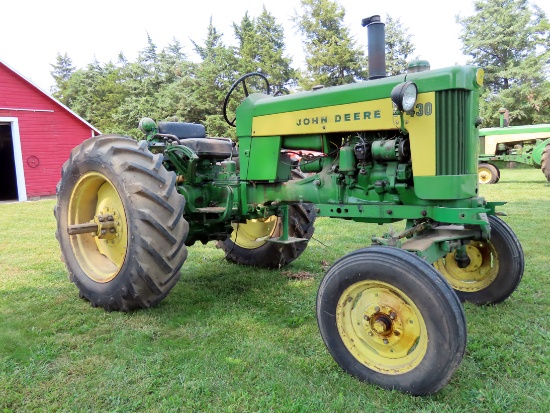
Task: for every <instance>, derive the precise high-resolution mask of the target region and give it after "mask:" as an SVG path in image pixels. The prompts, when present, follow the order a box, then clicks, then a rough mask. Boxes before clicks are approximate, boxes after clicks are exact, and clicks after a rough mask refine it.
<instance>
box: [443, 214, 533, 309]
mask: <svg viewBox="0 0 550 413" xmlns="http://www.w3.org/2000/svg"><path fill="white" fill-rule="evenodd" d="M489 223H490V224H491V238H490V240H489V241H470V243H469V244H468V245H466V252H467V254H468V257H469V259H470V262H469V264H468V266H466V267H465V268H461V267H460V266H459V265H457V263H456V260H455V253H454V252H452V253H449V254H447V255H446V256H445V257H443V258H441V259H439V260H437V261H436V262H435V263H434V267H435V268H436V269H437V270H438V271H439V272H440V273H441V274H443V276H444V277H445V278H446V279H447V281H448V282H449V284H451V286H452V287H453V288H454V290H455V292H456V294H457V295H458V297H459V298H460V300H461V301H468V302H470V303H473V304H478V305H484V304H496V303H499V302H501V301H504V300H505V299H507V298H508V297H509V296H510V295H511V294H512V293H513V292H514V291H515V290H516V288H517V287H518V285H519V283H520V281H521V278H522V276H523V270H524V267H525V258H524V255H523V249H522V248H521V244H520V242H519V240H518V238H517V237H516V234H514V231H512V229H511V228H510V227H509V226H508V225H507V224H506V223H505V222H504V221H503V220H501V219H500V218H499V217H496V216H492V215H491V216H489Z"/></svg>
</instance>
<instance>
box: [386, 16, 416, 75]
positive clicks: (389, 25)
mask: <svg viewBox="0 0 550 413" xmlns="http://www.w3.org/2000/svg"><path fill="white" fill-rule="evenodd" d="M385 23H386V73H387V75H388V76H395V75H399V74H402V73H405V72H406V70H407V64H408V58H410V56H411V55H412V54H413V53H414V49H415V48H414V45H413V44H412V42H411V35H410V34H408V33H407V29H406V28H404V27H403V24H402V23H401V21H400V20H399V19H397V20H394V19H392V18H391V17H390V16H389V15H386V22H385Z"/></svg>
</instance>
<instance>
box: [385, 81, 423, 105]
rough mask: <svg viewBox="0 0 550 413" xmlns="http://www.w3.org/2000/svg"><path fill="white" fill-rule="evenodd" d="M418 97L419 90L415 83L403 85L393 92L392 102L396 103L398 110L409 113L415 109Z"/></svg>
mask: <svg viewBox="0 0 550 413" xmlns="http://www.w3.org/2000/svg"><path fill="white" fill-rule="evenodd" d="M417 96H418V88H417V87H416V85H415V84H414V83H413V82H405V83H401V84H400V85H397V86H396V87H394V88H393V89H392V91H391V100H392V102H393V103H395V106H397V109H398V110H400V111H403V112H408V111H410V110H412V109H413V108H414V104H415V103H416V97H417Z"/></svg>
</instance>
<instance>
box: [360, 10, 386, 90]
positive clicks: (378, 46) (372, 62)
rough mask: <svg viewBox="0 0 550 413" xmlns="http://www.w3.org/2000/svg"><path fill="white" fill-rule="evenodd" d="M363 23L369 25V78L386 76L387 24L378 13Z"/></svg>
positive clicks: (362, 22)
mask: <svg viewBox="0 0 550 413" xmlns="http://www.w3.org/2000/svg"><path fill="white" fill-rule="evenodd" d="M361 25H362V26H363V27H365V26H367V35H368V56H369V80H371V79H379V78H381V77H386V32H385V26H386V25H385V24H384V23H382V22H381V21H380V16H378V15H375V16H371V17H367V18H365V19H363V20H362V21H361Z"/></svg>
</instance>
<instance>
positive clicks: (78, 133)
mask: <svg viewBox="0 0 550 413" xmlns="http://www.w3.org/2000/svg"><path fill="white" fill-rule="evenodd" d="M2 108H9V109H2ZM16 109H19V110H16ZM0 117H14V118H18V120H19V133H20V139H21V151H22V158H23V159H22V160H23V168H24V173H25V183H26V187H27V197H29V198H31V197H39V196H46V195H54V194H55V187H56V185H57V182H58V181H59V179H60V178H61V167H62V165H63V163H64V162H65V161H66V160H67V159H68V158H69V154H70V152H71V150H72V149H73V148H74V147H75V146H77V145H78V144H80V143H81V142H83V141H84V140H86V139H87V138H89V137H91V136H93V135H97V132H95V131H94V129H92V127H91V126H90V125H88V124H87V123H85V122H84V121H82V120H81V119H80V118H78V117H77V116H75V115H74V114H73V113H72V112H70V111H69V110H67V109H66V108H65V107H64V106H62V105H61V104H59V103H58V102H57V101H56V100H54V99H53V98H51V97H49V96H47V95H46V94H45V93H44V92H42V91H41V90H40V89H38V88H36V87H35V86H34V85H32V84H31V83H29V82H28V81H26V80H25V79H24V78H22V77H21V76H19V75H18V74H17V73H15V72H13V71H12V70H11V69H9V68H8V67H7V66H5V65H3V64H2V63H1V62H0ZM31 157H36V158H38V159H39V165H38V166H37V167H34V168H33V167H32V166H31V165H29V162H28V160H29V158H31Z"/></svg>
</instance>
